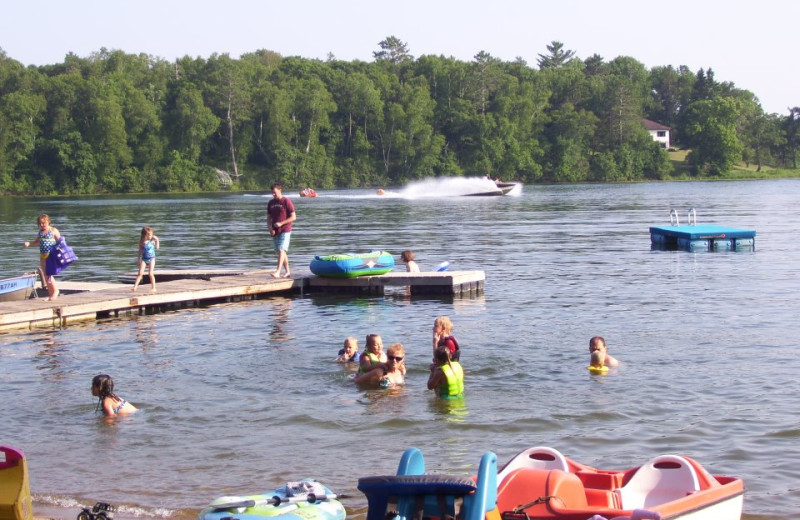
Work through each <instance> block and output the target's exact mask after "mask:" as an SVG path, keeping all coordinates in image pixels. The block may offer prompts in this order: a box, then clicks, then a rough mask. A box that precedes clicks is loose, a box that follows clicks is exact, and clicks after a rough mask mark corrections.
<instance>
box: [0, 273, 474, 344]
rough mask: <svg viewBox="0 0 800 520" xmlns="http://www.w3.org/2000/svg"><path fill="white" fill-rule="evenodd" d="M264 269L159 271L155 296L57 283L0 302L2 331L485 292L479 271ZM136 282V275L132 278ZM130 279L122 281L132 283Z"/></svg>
mask: <svg viewBox="0 0 800 520" xmlns="http://www.w3.org/2000/svg"><path fill="white" fill-rule="evenodd" d="M269 273H270V271H268V270H242V271H231V270H192V271H188V270H185V271H181V270H172V271H170V270H162V271H159V272H156V281H157V284H158V285H157V289H158V291H157V292H155V293H151V292H150V284H149V283H146V284H142V285H140V286H139V289H138V291H137V292H135V293H133V292H131V288H132V287H131V285H130V284H125V283H102V282H69V281H64V280H59V290H60V291H61V295H60V296H59V297H58V298H57V299H56V300H55V301H48V300H47V298H46V297H40V298H34V299H29V300H24V301H18V302H0V331H7V330H13V329H31V328H36V327H52V328H60V327H64V326H67V325H69V324H71V323H76V322H81V321H87V320H97V319H104V318H113V317H119V316H125V315H135V314H153V313H157V312H163V311H164V310H168V309H181V308H188V307H198V306H201V305H210V304H214V303H221V302H232V301H242V300H249V299H255V298H262V297H268V296H275V295H285V294H298V293H299V294H305V293H314V292H356V293H362V294H364V293H366V294H383V293H384V290H385V287H388V286H408V287H409V290H410V293H411V295H450V296H462V295H470V294H474V293H479V292H482V291H483V284H484V281H485V273H484V272H483V271H452V272H447V271H444V272H430V273H428V272H426V273H406V272H397V273H395V272H392V273H387V274H384V275H381V276H361V277H357V278H349V279H333V278H321V277H318V276H315V275H312V274H310V273H307V274H299V275H293V276H292V278H271V277H270V276H269ZM133 278H135V275H133ZM133 278H131V275H130V274H126V275H123V276H121V277H120V279H121V280H123V281H128V280H130V281H131V282H132V281H133Z"/></svg>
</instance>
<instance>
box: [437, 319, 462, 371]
mask: <svg viewBox="0 0 800 520" xmlns="http://www.w3.org/2000/svg"><path fill="white" fill-rule="evenodd" d="M439 347H447V349H448V350H449V351H450V359H452V360H453V361H458V360H459V359H460V358H461V348H460V347H459V346H458V341H457V340H456V337H455V336H453V322H452V321H451V320H450V318H448V317H447V316H439V317H438V318H436V320H435V321H434V322H433V352H434V359H435V354H436V349H437V348H439Z"/></svg>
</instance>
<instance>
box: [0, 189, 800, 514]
mask: <svg viewBox="0 0 800 520" xmlns="http://www.w3.org/2000/svg"><path fill="white" fill-rule="evenodd" d="M465 182H466V181H465ZM452 193H454V191H453V186H451V185H440V184H437V183H433V182H429V183H424V184H422V185H417V186H414V187H411V188H408V189H407V190H405V191H403V192H400V193H390V194H389V196H385V197H377V196H374V195H373V194H372V192H369V191H344V192H321V193H320V196H319V197H317V198H315V199H301V198H299V197H296V196H293V195H292V194H289V195H290V196H292V199H293V200H294V202H295V204H296V207H297V213H298V222H297V223H296V226H295V232H294V233H293V237H292V247H291V251H290V259H291V261H292V266H293V270H294V271H295V272H298V273H299V272H303V271H307V268H308V263H309V261H310V260H311V258H312V256H313V255H314V254H330V253H337V252H365V251H368V250H370V249H373V248H379V249H384V250H387V251H390V252H392V253H394V254H395V255H399V253H400V252H401V251H402V250H404V249H412V250H414V251H415V253H416V255H417V260H418V262H419V263H420V265H421V266H422V268H423V269H432V268H434V267H435V266H436V265H438V264H439V263H440V262H443V261H449V262H450V263H451V269H454V270H478V269H480V270H485V271H486V286H485V292H484V293H483V294H480V295H473V296H471V297H465V298H455V299H453V298H413V299H409V298H408V297H406V296H405V294H404V293H403V292H402V291H393V292H391V293H389V294H387V295H385V296H371V297H357V296H353V295H318V294H306V295H304V296H299V295H298V296H295V297H273V298H268V299H264V300H258V301H249V302H243V303H234V304H226V305H216V306H212V307H207V308H201V309H192V310H183V311H177V312H169V313H165V314H158V315H150V316H141V317H134V318H129V319H118V320H110V321H102V322H96V323H94V322H93V323H89V324H85V325H78V326H71V327H69V328H66V329H64V330H37V331H33V332H20V333H5V334H0V367H2V369H1V370H0V416H2V418H3V419H2V422H3V426H2V428H0V443H2V444H9V445H12V446H16V447H19V448H21V449H23V450H24V451H25V453H26V456H27V457H28V464H29V468H30V473H31V487H32V491H33V493H34V496H35V500H36V502H35V508H36V511H37V513H38V514H40V515H42V514H46V515H50V516H56V517H59V518H64V519H72V518H74V517H75V515H76V514H77V512H78V510H79V508H80V506H81V505H87V504H88V505H91V504H93V503H94V502H95V501H108V502H111V503H113V504H116V505H119V506H120V507H121V510H120V512H119V513H117V518H118V519H126V518H134V517H136V518H154V519H159V520H160V519H164V518H171V519H177V520H188V519H191V518H194V517H195V515H196V514H197V512H198V511H199V510H200V509H201V508H202V507H203V506H204V505H206V504H207V503H208V502H209V501H211V500H212V499H214V498H216V497H217V496H221V495H231V494H232V495H241V494H249V493H255V492H267V491H269V490H272V489H274V488H276V487H278V486H280V485H282V484H283V483H285V482H286V481H288V480H297V479H299V478H304V477H314V478H317V479H319V480H320V481H322V482H323V483H325V484H326V485H328V486H329V487H331V488H332V489H334V491H336V492H338V493H346V494H349V495H352V498H349V499H347V500H344V503H345V505H346V506H347V508H348V513H349V515H350V516H351V517H355V518H361V517H363V514H364V511H365V505H366V500H365V499H364V497H363V495H362V494H361V493H360V492H359V491H358V490H357V489H356V484H357V480H358V477H361V476H367V475H379V474H392V473H394V471H395V469H396V466H397V463H398V461H399V458H400V455H401V453H402V451H403V450H404V449H405V448H407V447H410V446H415V447H418V448H420V449H421V450H422V451H423V453H424V454H425V456H426V461H427V463H428V470H429V471H431V472H441V473H455V474H473V473H474V472H475V471H476V470H477V465H478V462H479V459H480V456H481V454H482V453H483V452H485V451H490V450H491V451H494V452H495V453H497V455H498V458H499V461H500V462H501V463H503V462H505V461H506V460H508V459H509V458H511V457H512V456H513V455H514V454H516V453H517V452H518V451H520V450H522V449H523V448H526V447H529V446H533V445H548V446H552V447H555V448H558V449H559V450H561V451H562V452H563V453H564V454H566V455H567V456H568V457H571V458H573V459H575V460H577V461H580V462H583V463H586V464H589V465H593V466H596V467H601V468H608V469H624V468H629V467H632V466H636V465H639V464H642V463H644V462H645V461H646V460H648V459H650V458H652V457H654V456H656V455H659V454H662V453H679V454H686V455H689V456H691V457H694V458H695V459H697V460H698V461H700V462H701V463H702V464H704V465H705V466H706V467H707V468H708V469H709V470H710V471H711V472H712V473H715V474H727V475H736V476H740V477H742V478H743V479H744V481H745V485H746V488H747V491H746V494H745V502H744V508H745V513H746V514H745V518H746V519H749V520H755V519H766V518H786V519H788V518H793V517H794V516H795V515H796V513H797V511H798V510H800V488H798V485H797V483H798V482H799V481H800V426H798V419H797V410H798V409H800V392H798V385H797V378H798V374H800V361H798V358H800V356H799V355H798V354H799V353H798V351H797V347H796V342H797V319H798V315H800V312H799V311H800V277H798V267H800V261H799V257H798V253H800V212H798V211H797V207H798V205H799V204H800V181H797V180H777V181H752V182H716V183H652V184H630V185H629V184H619V185H575V186H527V187H525V189H524V192H523V193H522V194H521V195H519V196H516V197H512V196H507V197H490V198H482V197H476V198H472V197H448V196H447V195H448V194H452ZM266 202H267V198H266V197H264V196H255V195H242V194H221V195H201V196H197V195H187V196H147V197H105V198H97V199H91V198H50V199H9V198H0V217H2V218H0V233H1V234H2V237H3V245H2V255H0V273H2V274H3V275H11V274H16V273H18V272H20V271H24V270H27V269H30V268H33V267H35V266H36V265H37V264H38V254H37V252H36V251H33V250H25V249H23V248H22V247H20V245H19V244H20V243H21V242H22V241H23V240H26V239H33V238H34V237H35V236H36V229H37V228H36V225H35V219H36V215H37V214H38V213H40V212H47V213H49V214H50V215H51V217H52V220H53V223H54V225H55V226H57V227H58V228H59V229H60V230H61V232H62V233H63V234H64V235H65V236H66V237H67V239H68V241H69V243H70V244H71V245H72V246H73V247H74V249H75V251H76V252H77V253H78V255H79V256H80V260H79V261H78V262H77V263H76V264H74V265H73V266H71V267H70V268H69V269H68V270H67V271H66V272H65V275H64V277H63V278H64V279H69V280H115V279H116V277H117V276H118V275H119V274H121V273H123V272H130V271H131V270H133V269H134V268H135V258H136V248H137V240H138V236H139V230H140V229H141V226H143V225H150V226H153V227H154V228H155V230H156V234H157V235H158V236H159V237H160V239H161V249H160V251H159V256H158V268H164V269H168V268H230V267H236V268H264V267H267V266H270V267H271V266H274V263H275V257H274V255H273V253H272V251H271V247H270V246H271V244H270V243H269V242H267V241H265V239H264V237H265V233H264V220H265V205H266ZM672 208H676V209H677V210H678V211H679V213H680V214H681V215H682V216H684V215H685V214H686V212H687V210H688V209H690V208H696V210H697V215H698V221H699V222H701V223H716V224H723V225H727V226H732V227H740V228H746V229H755V230H757V232H758V236H757V239H756V246H757V250H756V251H755V252H736V253H688V252H674V251H673V252H665V251H651V250H650V241H649V232H648V228H649V226H651V225H662V224H667V223H668V222H669V212H670V209H672ZM401 268H402V266H401ZM439 315H448V316H450V317H451V318H452V319H453V321H454V323H455V334H456V336H457V337H458V339H459V342H460V344H461V346H462V348H463V355H462V360H461V361H462V363H463V365H464V367H465V370H466V386H467V391H466V397H465V399H464V401H463V402H460V403H458V402H457V403H448V402H441V401H439V400H437V399H436V398H434V397H433V396H432V394H431V392H429V391H427V390H426V389H425V382H426V380H427V373H428V369H427V366H428V363H429V361H430V356H431V346H430V330H431V325H432V323H433V320H434V318H435V317H437V316H439ZM373 332H374V333H380V334H381V335H382V336H383V339H384V343H385V344H386V345H387V346H388V345H389V344H391V343H394V342H401V343H403V344H404V345H405V346H406V349H407V365H408V376H407V385H406V387H404V388H401V389H394V390H372V391H364V390H358V389H356V388H355V387H354V386H353V384H352V382H351V381H350V379H349V376H350V375H351V374H352V372H351V371H349V370H348V369H347V368H344V367H342V366H340V365H337V364H335V363H333V362H331V360H332V359H333V358H334V356H335V354H336V351H337V350H338V348H339V346H340V345H341V342H342V341H343V339H344V338H345V337H347V336H349V335H355V336H357V337H358V338H359V343H360V347H361V348H362V349H363V344H364V341H363V338H364V336H365V335H366V334H368V333H373ZM597 334H599V335H602V336H604V337H605V338H606V341H607V343H608V346H609V352H610V353H611V354H613V355H614V356H615V357H617V358H618V359H620V361H621V362H622V365H621V366H620V367H619V368H618V369H616V370H614V371H612V372H611V373H610V374H609V375H607V376H605V377H602V376H601V377H598V376H591V375H590V374H589V373H588V371H587V370H586V365H587V364H588V340H589V338H590V337H591V336H593V335H597ZM98 373H109V374H111V375H112V376H113V377H114V378H115V380H116V384H117V390H118V393H119V394H120V395H122V396H123V397H125V398H127V399H129V400H131V401H132V402H133V403H134V404H136V405H137V406H138V407H140V408H141V410H142V411H141V412H140V413H137V414H134V415H132V416H129V417H125V418H121V419H118V420H104V419H103V418H102V417H100V416H99V415H96V414H95V411H94V410H95V400H94V398H92V396H91V394H90V391H89V387H90V382H91V378H92V376H94V375H95V374H98Z"/></svg>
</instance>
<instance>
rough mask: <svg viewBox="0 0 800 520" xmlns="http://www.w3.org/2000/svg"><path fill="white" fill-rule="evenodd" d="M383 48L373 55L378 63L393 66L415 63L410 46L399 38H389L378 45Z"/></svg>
mask: <svg viewBox="0 0 800 520" xmlns="http://www.w3.org/2000/svg"><path fill="white" fill-rule="evenodd" d="M378 46H379V47H380V48H381V50H379V51H375V52H373V53H372V57H373V58H375V60H376V61H386V62H389V63H391V64H392V65H399V64H401V63H406V62H410V61H414V57H413V56H412V55H411V54H410V53H409V50H408V45H407V44H406V43H405V42H404V41H402V40H401V39H400V38H398V37H397V36H389V37H388V38H386V39H385V40H382V41H381V42H380V43H378Z"/></svg>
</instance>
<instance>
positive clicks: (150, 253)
mask: <svg viewBox="0 0 800 520" xmlns="http://www.w3.org/2000/svg"><path fill="white" fill-rule="evenodd" d="M156 249H158V237H157V236H156V235H155V233H153V228H151V227H143V228H142V237H141V238H140V239H139V260H138V264H139V274H138V275H136V282H135V283H134V284H133V289H131V290H132V291H133V292H136V289H137V288H138V287H139V282H141V281H142V276H144V267H145V266H146V265H149V266H150V269H149V270H148V275H149V276H150V291H151V292H156V277H155V275H154V274H153V271H155V268H156Z"/></svg>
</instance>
